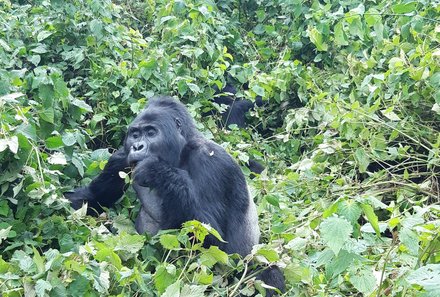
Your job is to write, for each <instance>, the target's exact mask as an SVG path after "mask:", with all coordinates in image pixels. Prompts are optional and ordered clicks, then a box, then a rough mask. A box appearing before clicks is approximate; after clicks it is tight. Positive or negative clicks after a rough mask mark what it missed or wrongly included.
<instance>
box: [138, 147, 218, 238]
mask: <svg viewBox="0 0 440 297" xmlns="http://www.w3.org/2000/svg"><path fill="white" fill-rule="evenodd" d="M200 150H201V148H200V144H199V143H197V142H192V141H190V143H189V144H187V145H186V146H185V148H184V149H183V151H182V153H181V157H182V159H183V163H186V164H188V163H190V162H191V163H192V162H193V161H194V160H196V161H194V162H197V163H198V168H197V169H198V172H199V173H201V174H203V173H202V172H204V171H209V170H212V168H203V167H201V164H204V163H205V164H206V163H207V162H205V161H204V158H209V155H208V154H202V153H200ZM188 158H189V159H192V161H190V160H188ZM181 161H182V160H181ZM187 169H188V168H185V169H182V168H177V167H173V166H171V165H169V164H168V163H166V162H165V161H163V160H160V159H158V158H157V157H154V156H152V157H149V158H147V159H145V160H143V161H141V162H140V163H139V164H138V165H137V166H136V169H135V171H134V183H137V184H138V185H140V186H143V187H149V188H151V189H153V190H154V191H156V193H157V195H158V196H159V197H162V199H163V200H162V210H163V211H162V223H161V229H175V228H180V227H181V224H182V223H184V222H186V221H189V220H193V219H196V220H198V221H200V222H203V223H208V224H210V225H211V227H213V228H215V229H216V230H217V231H218V232H219V233H220V235H221V236H223V231H224V230H222V229H221V226H222V223H221V221H220V220H221V218H222V216H221V215H218V216H215V215H214V214H215V213H219V212H220V210H219V209H220V207H217V206H216V205H215V204H216V202H215V201H212V202H209V203H204V202H203V199H202V197H200V191H198V189H199V188H200V187H203V186H209V185H197V182H196V181H194V180H193V177H192V176H191V174H190V172H189V171H188V170H187ZM208 174H211V175H212V174H213V173H212V172H209V173H208V172H206V175H208ZM209 190H210V191H215V189H212V188H211V189H209ZM213 196H214V197H216V196H218V197H221V194H217V195H216V194H213ZM209 240H212V239H209V238H208V241H209ZM205 243H207V242H206V241H205ZM209 244H212V243H211V242H210V243H209Z"/></svg>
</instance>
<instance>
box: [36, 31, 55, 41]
mask: <svg viewBox="0 0 440 297" xmlns="http://www.w3.org/2000/svg"><path fill="white" fill-rule="evenodd" d="M50 35H52V32H49V31H40V32H39V33H38V35H37V41H38V42H41V41H43V40H44V39H46V38H47V37H49V36H50Z"/></svg>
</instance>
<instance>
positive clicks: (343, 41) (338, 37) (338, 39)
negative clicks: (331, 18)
mask: <svg viewBox="0 0 440 297" xmlns="http://www.w3.org/2000/svg"><path fill="white" fill-rule="evenodd" d="M334 30H335V32H334V34H335V37H334V38H335V43H336V44H337V45H339V46H343V45H348V40H347V36H346V34H345V32H344V28H343V25H342V22H341V21H340V22H338V23H337V24H336V25H335V29H334Z"/></svg>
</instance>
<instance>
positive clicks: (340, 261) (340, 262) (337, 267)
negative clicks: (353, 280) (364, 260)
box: [325, 250, 356, 277]
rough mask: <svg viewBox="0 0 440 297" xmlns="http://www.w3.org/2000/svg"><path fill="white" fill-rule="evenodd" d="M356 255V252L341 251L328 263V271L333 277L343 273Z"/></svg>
mask: <svg viewBox="0 0 440 297" xmlns="http://www.w3.org/2000/svg"><path fill="white" fill-rule="evenodd" d="M355 256H356V255H355V254H352V253H349V252H347V251H345V250H341V252H340V253H339V254H338V255H337V256H336V257H335V258H333V259H332V261H331V262H330V263H328V264H327V265H326V268H325V270H326V272H327V273H328V274H329V275H330V276H332V277H335V276H337V275H339V274H341V273H342V272H344V271H345V270H346V269H347V268H348V267H350V265H351V263H353V260H354V259H355Z"/></svg>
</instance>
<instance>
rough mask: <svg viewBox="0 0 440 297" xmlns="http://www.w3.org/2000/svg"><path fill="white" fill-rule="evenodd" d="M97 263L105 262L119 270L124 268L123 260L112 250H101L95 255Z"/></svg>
mask: <svg viewBox="0 0 440 297" xmlns="http://www.w3.org/2000/svg"><path fill="white" fill-rule="evenodd" d="M95 259H96V260H97V261H101V262H102V261H105V262H109V263H111V264H113V265H114V266H115V267H116V268H117V269H121V268H122V261H121V258H119V256H118V255H117V254H116V253H115V252H114V251H113V250H112V249H110V248H101V249H100V250H98V251H97V252H96V254H95Z"/></svg>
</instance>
